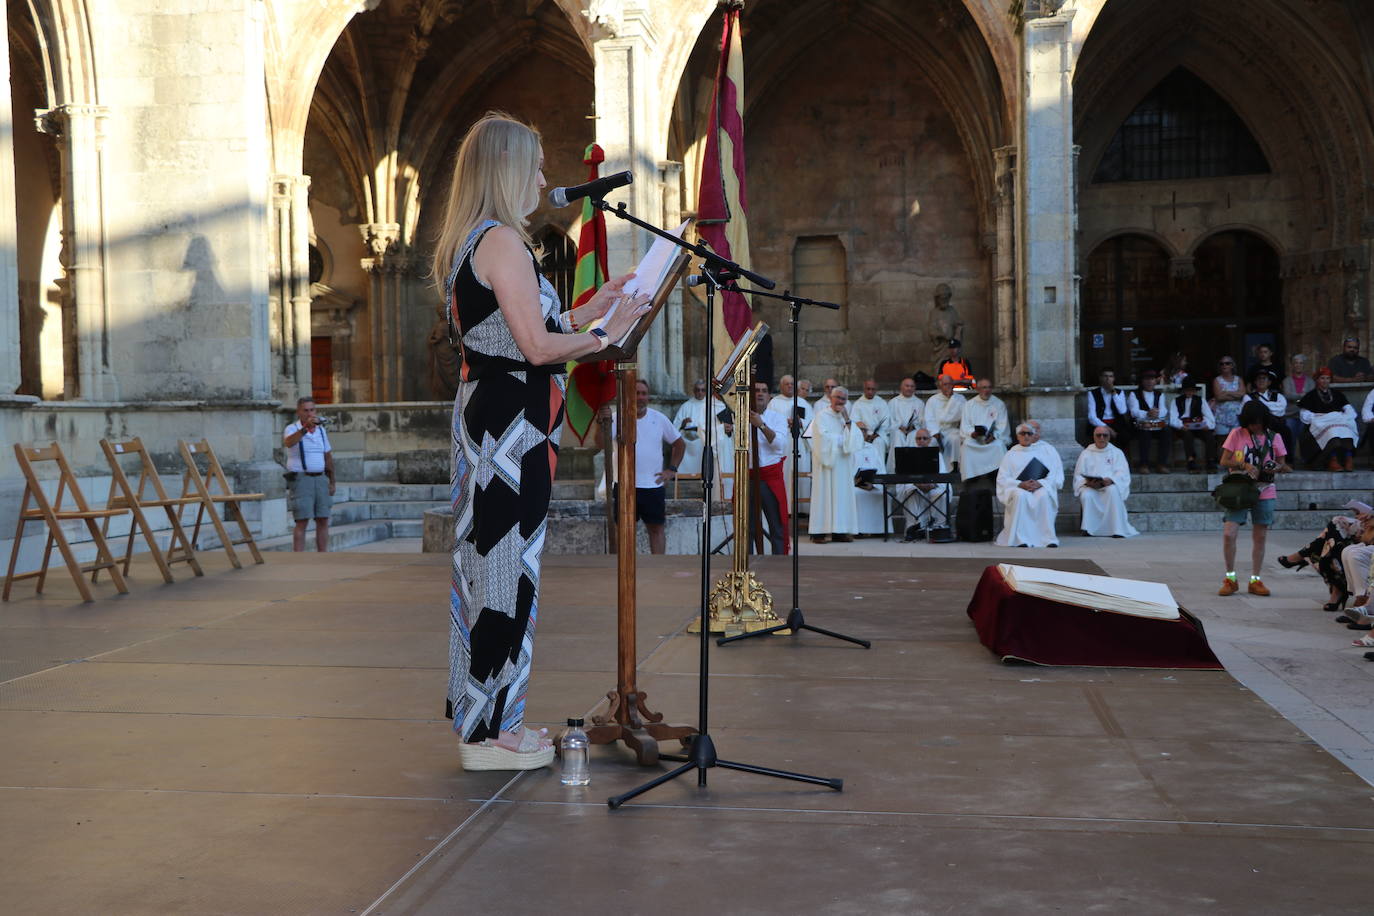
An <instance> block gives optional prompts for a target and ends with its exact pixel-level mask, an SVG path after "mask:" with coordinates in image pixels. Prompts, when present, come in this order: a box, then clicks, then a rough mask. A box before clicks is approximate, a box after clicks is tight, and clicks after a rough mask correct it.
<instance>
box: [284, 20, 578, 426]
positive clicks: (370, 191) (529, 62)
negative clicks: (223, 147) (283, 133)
mask: <svg viewBox="0 0 1374 916" xmlns="http://www.w3.org/2000/svg"><path fill="white" fill-rule="evenodd" d="M512 7H513V8H506V7H503V8H501V9H500V10H498V11H497V12H496V14H495V15H493V13H492V8H490V7H488V6H473V5H462V4H453V3H443V2H440V0H426V2H422V3H419V4H412V5H401V4H397V5H390V4H384V5H382V6H380V7H378V8H377V9H376V10H375V11H371V12H368V13H366V14H365V17H364V18H358V19H354V20H351V21H349V22H348V23H347V24H345V25H344V26H343V28H342V30H341V31H340V33H339V35H338V37H337V40H336V41H335V42H334V44H333V46H332V48H331V49H330V52H329V54H328V55H327V56H326V58H325V60H324V61H323V62H322V64H321V65H320V68H319V75H318V78H317V79H316V81H315V85H314V91H313V94H312V96H311V100H310V110H309V115H308V117H307V119H306V125H305V134H304V135H303V137H302V140H301V145H302V150H303V153H302V162H303V163H305V164H307V165H309V166H310V169H311V174H312V178H311V184H312V191H311V202H310V205H309V206H310V209H311V213H312V215H313V216H314V217H315V218H317V219H319V218H322V217H328V218H329V219H330V220H331V221H332V223H331V227H332V228H333V229H334V230H337V229H338V226H339V224H340V222H341V221H342V222H344V223H347V224H348V228H350V229H351V230H352V237H351V239H349V240H347V241H346V242H345V240H343V239H341V245H342V244H346V246H347V247H348V248H349V249H351V250H352V251H355V252H357V254H358V257H357V258H356V260H357V261H359V262H361V265H362V268H363V270H364V271H365V281H364V282H363V288H362V289H360V290H357V291H356V295H357V297H358V299H359V301H360V306H359V309H358V312H357V314H356V315H355V316H354V317H353V319H352V320H353V321H354V323H355V327H354V329H353V330H354V336H353V338H352V340H353V352H354V359H353V363H352V365H353V374H354V377H355V379H356V380H357V381H358V383H359V388H360V391H359V393H358V394H357V397H359V398H364V397H365V398H370V399H373V400H399V399H406V398H412V397H428V396H429V395H428V392H426V391H423V390H420V389H419V388H417V387H416V382H415V379H416V378H417V374H416V373H414V372H411V371H410V370H409V368H408V367H411V366H413V365H415V364H416V363H418V362H422V361H423V360H424V358H425V353H424V352H423V344H422V343H420V342H422V341H424V340H425V336H426V335H425V333H424V332H425V329H426V327H427V326H428V325H429V324H430V323H431V322H432V321H433V314H432V312H433V306H434V305H435V303H436V302H437V297H436V296H435V295H434V292H433V288H432V284H431V278H430V276H429V273H430V266H429V253H430V250H431V247H430V246H431V245H432V240H433V239H432V237H433V236H434V234H435V233H434V232H433V231H431V228H432V227H431V226H430V221H431V220H432V219H433V218H434V216H433V214H434V213H435V212H437V211H438V210H439V209H441V207H440V205H441V203H442V200H443V195H444V193H445V192H446V191H447V187H448V181H449V173H448V168H449V165H450V163H451V157H452V154H453V151H454V149H455V147H456V145H457V142H458V140H459V139H460V138H461V136H462V135H463V133H464V132H465V131H466V129H467V127H468V125H470V124H471V123H472V121H474V120H475V119H476V118H477V117H478V116H480V115H481V114H482V113H483V112H484V111H485V110H486V109H487V108H501V109H505V110H509V111H510V112H511V113H512V114H513V115H515V116H516V117H520V118H522V119H524V120H527V121H530V122H532V123H534V124H536V126H537V125H538V124H539V122H540V121H541V120H543V119H544V118H549V119H551V120H554V121H556V122H557V126H555V127H552V128H551V129H550V130H547V131H545V134H546V136H545V146H546V150H545V153H546V159H547V160H548V161H549V162H550V168H549V172H550V175H551V178H553V177H554V176H557V178H556V179H554V180H562V178H563V176H565V175H567V176H569V177H573V176H577V177H580V175H581V173H582V166H581V151H582V149H583V148H584V147H585V146H586V144H587V143H588V142H590V140H591V129H592V128H591V124H592V122H591V121H589V120H587V119H586V117H585V116H586V115H590V114H591V108H592V104H593V99H594V90H593V88H592V79H593V74H592V65H591V59H590V57H589V55H588V51H587V49H588V33H587V31H586V27H587V26H588V24H587V23H586V22H585V21H583V22H582V23H581V24H580V25H579V24H578V23H574V22H571V20H570V16H569V10H568V8H567V5H566V4H559V3H531V4H516V5H512ZM569 86H572V87H575V89H573V90H570V89H569V88H568V87H569ZM569 91H572V92H574V95H575V96H576V97H575V98H573V99H572V100H571V101H570V102H569V101H568V99H566V98H565V96H566V94H567V93H568V92H569ZM565 103H566V104H565ZM584 133H585V134H586V136H582V134H584ZM554 147H556V149H555V148H554ZM321 151H323V152H324V153H327V154H328V155H327V157H325V156H322V154H321ZM317 172H318V173H319V178H318V180H317V179H316V177H315V174H316V173H317ZM325 204H327V206H325ZM575 216H576V214H575V212H574V211H572V210H569V211H566V212H560V213H558V214H557V215H554V214H552V213H547V214H546V213H541V212H536V213H535V214H533V215H532V218H531V222H532V224H533V225H539V224H540V222H541V220H543V221H551V222H555V223H556V224H557V225H558V227H559V228H560V231H566V230H567V228H568V227H569V224H570V223H571V221H572V220H573V219H575ZM316 228H317V230H318V229H320V228H321V227H319V226H317V227H316ZM343 234H345V235H346V234H347V233H343ZM339 247H340V246H339V245H336V246H335V248H336V250H338V249H339ZM336 292H345V293H349V294H354V293H355V291H354V290H351V289H341V290H336ZM431 336H432V335H431Z"/></svg>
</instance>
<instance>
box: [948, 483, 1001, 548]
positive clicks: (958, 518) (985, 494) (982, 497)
mask: <svg viewBox="0 0 1374 916" xmlns="http://www.w3.org/2000/svg"><path fill="white" fill-rule="evenodd" d="M954 530H955V533H957V534H958V535H959V540H961V541H990V540H992V491H991V490H983V489H979V490H971V491H966V492H964V493H963V494H961V495H960V496H959V509H958V511H956V512H955V514H954Z"/></svg>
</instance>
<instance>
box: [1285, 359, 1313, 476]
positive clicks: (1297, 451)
mask: <svg viewBox="0 0 1374 916" xmlns="http://www.w3.org/2000/svg"><path fill="white" fill-rule="evenodd" d="M1312 388H1313V382H1312V377H1311V376H1310V375H1308V374H1307V357H1306V356H1303V355H1302V354H1301V353H1294V354H1293V355H1292V356H1290V357H1288V375H1286V376H1284V379H1283V382H1282V383H1280V385H1279V390H1280V391H1281V392H1282V394H1283V396H1284V398H1285V399H1286V400H1287V401H1288V406H1287V407H1286V408H1284V411H1283V422H1284V424H1285V425H1286V426H1287V427H1288V439H1287V441H1286V442H1285V444H1287V445H1291V446H1292V451H1291V452H1289V460H1290V461H1297V460H1298V459H1299V457H1301V458H1302V460H1304V461H1308V460H1311V458H1312V454H1311V453H1312V446H1311V445H1309V444H1308V443H1306V442H1304V441H1303V438H1302V434H1303V432H1304V431H1305V430H1306V426H1305V425H1304V424H1303V422H1302V420H1301V419H1299V417H1298V401H1300V400H1302V397H1303V395H1305V394H1307V392H1309V391H1311V390H1312Z"/></svg>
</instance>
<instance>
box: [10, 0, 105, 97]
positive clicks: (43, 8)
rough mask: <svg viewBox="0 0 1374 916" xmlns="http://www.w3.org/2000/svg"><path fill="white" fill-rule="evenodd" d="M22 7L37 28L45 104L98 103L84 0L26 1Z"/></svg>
mask: <svg viewBox="0 0 1374 916" xmlns="http://www.w3.org/2000/svg"><path fill="white" fill-rule="evenodd" d="M25 6H26V7H27V8H28V11H29V15H30V16H31V17H32V18H33V21H34V24H35V26H36V29H37V37H38V51H39V55H40V59H41V61H42V66H43V77H44V83H45V86H46V90H47V102H48V107H49V108H56V107H57V106H59V105H74V104H82V105H98V104H99V103H100V97H99V92H98V89H99V87H98V85H97V81H96V66H95V54H94V52H93V51H92V45H91V22H90V13H89V12H88V11H87V9H86V0H26V2H25Z"/></svg>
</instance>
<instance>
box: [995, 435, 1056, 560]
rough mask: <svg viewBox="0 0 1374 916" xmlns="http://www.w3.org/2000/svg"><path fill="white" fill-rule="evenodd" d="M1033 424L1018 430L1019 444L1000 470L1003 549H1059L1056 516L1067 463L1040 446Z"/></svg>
mask: <svg viewBox="0 0 1374 916" xmlns="http://www.w3.org/2000/svg"><path fill="white" fill-rule="evenodd" d="M1035 440H1036V432H1035V428H1034V427H1033V426H1031V425H1030V424H1029V423H1022V424H1021V425H1020V426H1018V427H1016V441H1017V443H1018V444H1017V445H1015V446H1013V447H1012V449H1011V451H1009V452H1007V453H1006V455H1004V456H1003V457H1002V462H1001V464H1000V465H999V466H998V468H997V501H998V502H1000V503H1001V504H1002V511H1003V514H1004V517H1003V519H1002V531H1001V532H1000V533H999V534H998V535H997V541H996V543H997V544H998V546H1000V547H1058V546H1059V535H1057V534H1055V531H1054V517H1055V515H1056V514H1057V513H1058V512H1059V488H1060V487H1062V486H1063V485H1064V464H1063V462H1061V461H1060V460H1059V453H1058V452H1057V451H1056V450H1055V449H1054V448H1053V447H1052V446H1050V445H1048V444H1047V443H1046V444H1044V445H1041V444H1038V443H1036V441H1035Z"/></svg>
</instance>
